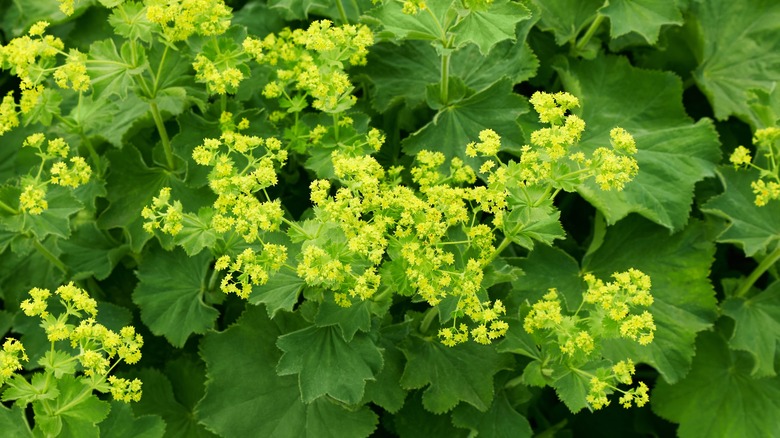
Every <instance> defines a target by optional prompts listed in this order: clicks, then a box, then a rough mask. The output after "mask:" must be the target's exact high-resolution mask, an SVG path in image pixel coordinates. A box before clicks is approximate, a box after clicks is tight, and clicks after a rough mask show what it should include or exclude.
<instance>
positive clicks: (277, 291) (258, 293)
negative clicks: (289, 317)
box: [247, 268, 306, 318]
mask: <svg viewBox="0 0 780 438" xmlns="http://www.w3.org/2000/svg"><path fill="white" fill-rule="evenodd" d="M304 286H306V282H305V281H303V279H301V278H300V277H298V275H297V274H296V273H295V271H293V270H292V269H289V268H282V269H281V270H280V271H279V272H277V273H275V274H274V275H273V276H271V278H270V279H268V282H267V283H266V284H264V285H262V286H253V287H252V294H251V295H250V296H249V299H248V300H247V301H248V302H249V303H251V304H255V305H258V304H261V303H262V304H265V305H266V310H267V311H268V316H269V317H271V318H273V317H275V316H276V313H277V312H278V311H280V310H285V311H287V312H292V310H293V307H295V304H296V303H297V302H298V296H299V295H300V293H301V291H302V290H303V288H304Z"/></svg>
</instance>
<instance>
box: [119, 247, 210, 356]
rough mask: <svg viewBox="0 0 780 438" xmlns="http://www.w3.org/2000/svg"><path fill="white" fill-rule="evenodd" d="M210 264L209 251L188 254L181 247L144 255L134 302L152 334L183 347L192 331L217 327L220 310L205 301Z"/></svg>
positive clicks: (203, 331) (200, 331) (198, 331)
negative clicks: (190, 255) (193, 254)
mask: <svg viewBox="0 0 780 438" xmlns="http://www.w3.org/2000/svg"><path fill="white" fill-rule="evenodd" d="M210 263H211V255H210V254H209V253H207V252H202V253H200V254H198V255H197V256H194V257H187V256H186V255H185V254H184V252H183V251H181V250H178V249H177V250H174V251H172V252H166V251H162V250H155V251H152V252H150V253H148V254H147V255H146V257H144V259H143V261H142V262H141V265H140V266H139V268H138V272H137V275H138V280H139V282H138V285H137V286H136V288H135V291H134V292H133V302H135V303H136V304H137V305H138V307H140V309H141V320H142V321H143V322H144V324H146V325H147V326H148V327H149V329H150V330H151V331H152V333H154V334H156V335H158V336H165V338H166V339H167V340H168V342H170V343H171V344H172V345H174V346H176V347H182V346H184V343H185V342H187V338H188V337H189V336H190V335H191V334H193V333H198V334H201V333H205V332H206V330H208V329H210V328H212V327H213V326H214V322H215V321H216V320H217V317H218V316H219V312H218V311H217V310H216V309H214V308H213V307H211V306H209V305H207V304H206V303H204V302H203V294H204V293H205V292H206V275H207V274H208V273H209V272H210V271H209V265H210Z"/></svg>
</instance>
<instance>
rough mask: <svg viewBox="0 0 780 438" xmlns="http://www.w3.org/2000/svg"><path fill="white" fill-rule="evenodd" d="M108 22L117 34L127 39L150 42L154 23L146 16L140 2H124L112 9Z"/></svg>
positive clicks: (144, 8)
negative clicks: (119, 6)
mask: <svg viewBox="0 0 780 438" xmlns="http://www.w3.org/2000/svg"><path fill="white" fill-rule="evenodd" d="M118 3H122V2H118ZM108 24H110V25H111V27H113V28H114V32H116V34H117V35H121V36H123V37H125V38H127V39H128V40H139V39H140V40H142V41H145V42H146V43H151V42H152V31H153V29H154V26H155V25H154V24H153V23H152V22H151V21H149V19H148V18H147V17H146V7H145V6H144V4H143V3H141V2H134V1H129V2H125V4H124V5H122V7H121V8H117V9H114V10H113V11H111V15H109V16H108Z"/></svg>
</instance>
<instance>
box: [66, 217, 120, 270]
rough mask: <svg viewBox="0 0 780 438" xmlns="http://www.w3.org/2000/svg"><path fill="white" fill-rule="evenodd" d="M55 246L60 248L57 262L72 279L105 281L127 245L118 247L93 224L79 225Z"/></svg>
mask: <svg viewBox="0 0 780 438" xmlns="http://www.w3.org/2000/svg"><path fill="white" fill-rule="evenodd" d="M58 246H59V247H60V249H62V254H61V255H60V260H62V262H63V263H65V265H67V266H68V268H69V270H70V272H71V273H72V274H71V278H73V279H74V280H79V279H85V278H89V277H93V276H94V277H95V278H96V279H98V280H105V279H106V278H107V277H108V276H109V275H110V274H111V271H112V270H113V269H114V267H115V266H116V265H117V263H119V260H121V259H122V257H123V256H124V255H125V254H127V252H128V248H127V245H117V242H115V241H114V240H112V239H110V238H109V237H108V236H107V235H106V233H105V231H103V230H100V229H98V227H97V225H96V224H95V222H87V223H85V224H83V225H81V226H80V227H78V228H77V229H76V230H75V232H74V233H73V235H72V236H71V237H70V239H67V240H63V241H61V242H59V244H58Z"/></svg>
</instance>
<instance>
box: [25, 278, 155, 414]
mask: <svg viewBox="0 0 780 438" xmlns="http://www.w3.org/2000/svg"><path fill="white" fill-rule="evenodd" d="M54 296H56V297H58V298H59V303H60V304H61V307H62V308H64V311H59V313H58V314H56V315H55V314H53V313H51V312H50V311H49V299H50V298H52V297H54ZM21 308H22V311H23V312H24V314H25V315H27V316H38V317H40V318H41V327H43V329H44V331H45V332H46V336H47V338H48V340H49V342H51V343H52V352H54V351H55V350H54V345H55V343H56V342H58V341H70V346H71V347H72V348H74V349H75V351H76V353H75V355H71V354H70V353H63V352H57V353H58V354H54V355H52V356H51V357H49V358H48V360H47V361H44V363H45V365H46V370H45V371H46V372H50V371H52V372H55V373H57V372H59V371H58V370H62V369H73V370H74V372H75V367H73V366H70V365H68V364H69V363H71V362H77V363H78V364H79V365H81V367H82V369H83V372H84V376H85V379H86V380H85V383H87V384H89V385H90V386H91V387H93V388H94V389H98V390H102V388H103V387H104V386H103V382H105V381H106V380H108V383H109V387H108V388H106V389H108V390H110V391H111V393H112V394H113V395H114V398H115V399H117V400H122V401H125V402H129V401H138V400H140V398H141V382H140V381H139V380H138V379H134V380H132V381H129V380H126V379H119V378H116V377H114V376H109V374H110V373H111V370H112V369H113V368H114V367H116V365H118V364H119V363H120V362H122V361H123V362H125V363H128V364H135V363H137V362H138V361H139V360H140V359H141V347H142V346H143V338H142V337H141V335H140V334H137V333H136V332H135V329H134V328H133V327H132V326H127V327H123V328H122V329H121V330H120V331H119V333H117V332H114V331H112V330H109V329H108V328H106V327H105V326H103V325H102V324H98V323H97V322H95V318H96V317H97V313H98V310H97V302H96V301H95V300H94V299H92V298H90V296H89V294H88V293H87V292H86V291H85V290H83V289H81V288H79V287H77V286H75V285H74V284H73V283H72V282H71V283H69V284H67V285H64V286H60V287H58V288H57V289H56V290H55V291H54V294H52V293H51V291H49V290H48V289H40V288H33V289H31V290H30V298H28V299H26V300H24V301H22V303H21ZM57 308H58V309H59V308H60V307H59V306H58V307H57ZM72 319H75V320H76V321H77V323H74V322H73V321H72ZM53 361H56V363H54V362H53Z"/></svg>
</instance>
